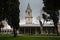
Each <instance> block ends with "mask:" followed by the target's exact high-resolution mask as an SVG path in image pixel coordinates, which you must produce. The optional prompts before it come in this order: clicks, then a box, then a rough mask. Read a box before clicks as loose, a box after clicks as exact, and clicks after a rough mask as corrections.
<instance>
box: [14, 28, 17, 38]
mask: <svg viewBox="0 0 60 40" xmlns="http://www.w3.org/2000/svg"><path fill="white" fill-rule="evenodd" d="M13 34H14V37H16V36H17V30H16V28H13Z"/></svg>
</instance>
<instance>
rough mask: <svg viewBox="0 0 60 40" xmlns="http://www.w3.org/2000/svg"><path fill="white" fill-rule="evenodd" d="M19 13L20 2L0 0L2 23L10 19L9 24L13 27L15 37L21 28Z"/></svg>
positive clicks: (17, 0)
mask: <svg viewBox="0 0 60 40" xmlns="http://www.w3.org/2000/svg"><path fill="white" fill-rule="evenodd" d="M19 12H20V10H19V0H0V22H1V21H2V20H4V19H5V18H6V19H8V24H9V25H10V26H11V27H13V33H14V37H16V36H17V30H18V28H19Z"/></svg>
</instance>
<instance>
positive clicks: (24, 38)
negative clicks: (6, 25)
mask: <svg viewBox="0 0 60 40" xmlns="http://www.w3.org/2000/svg"><path fill="white" fill-rule="evenodd" d="M42 36H43V37H42ZM50 36H53V37H50ZM55 36H56V37H55ZM57 36H60V35H56V34H49V35H48V34H40V35H27V34H26V35H18V36H17V37H15V38H14V37H13V35H8V34H6V35H5V34H3V35H1V34H0V40H60V37H57Z"/></svg>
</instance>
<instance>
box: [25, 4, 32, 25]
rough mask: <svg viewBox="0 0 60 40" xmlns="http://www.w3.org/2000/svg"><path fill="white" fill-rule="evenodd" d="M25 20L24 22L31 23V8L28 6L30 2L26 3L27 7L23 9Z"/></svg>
mask: <svg viewBox="0 0 60 40" xmlns="http://www.w3.org/2000/svg"><path fill="white" fill-rule="evenodd" d="M25 13H26V14H25V15H26V16H25V20H26V24H32V9H31V8H30V4H29V3H28V6H27V9H26V11H25Z"/></svg>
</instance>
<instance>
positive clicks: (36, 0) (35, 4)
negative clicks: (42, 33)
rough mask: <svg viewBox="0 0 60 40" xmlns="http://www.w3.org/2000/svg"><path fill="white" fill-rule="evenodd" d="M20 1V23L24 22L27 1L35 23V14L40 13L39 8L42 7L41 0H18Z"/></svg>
mask: <svg viewBox="0 0 60 40" xmlns="http://www.w3.org/2000/svg"><path fill="white" fill-rule="evenodd" d="M19 1H20V23H21V24H24V23H25V10H26V8H27V6H28V3H29V4H30V7H31V9H32V16H33V23H37V22H38V20H37V16H39V15H41V10H42V7H43V1H42V0H19Z"/></svg>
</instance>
